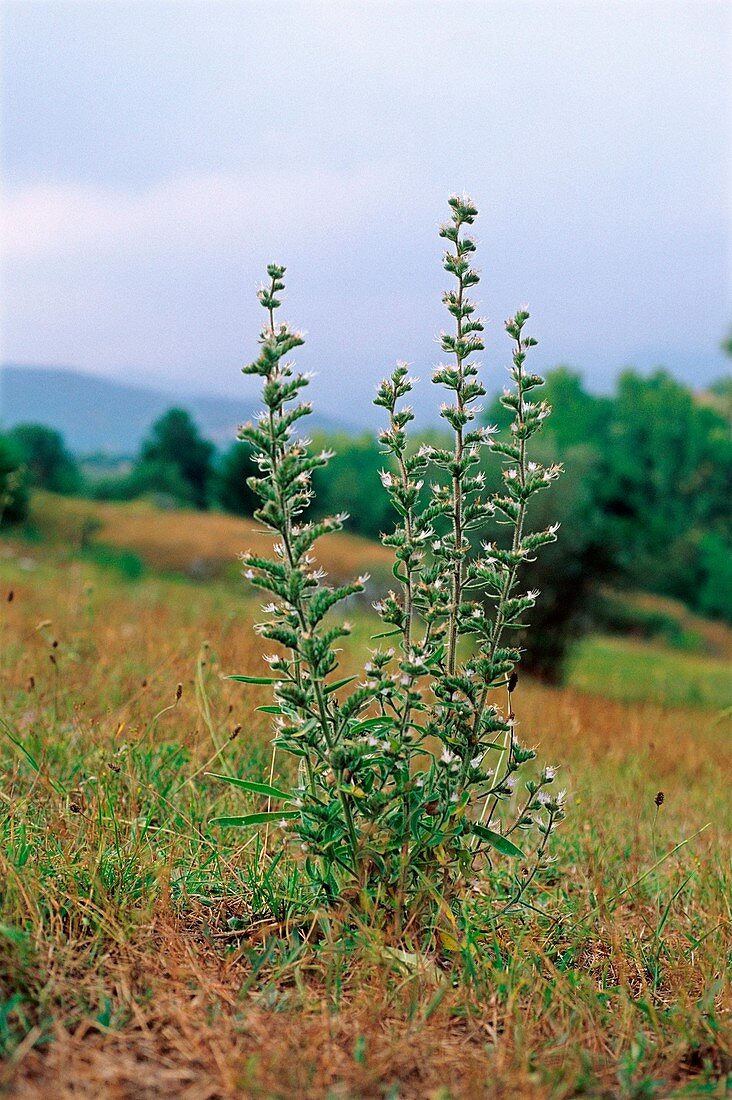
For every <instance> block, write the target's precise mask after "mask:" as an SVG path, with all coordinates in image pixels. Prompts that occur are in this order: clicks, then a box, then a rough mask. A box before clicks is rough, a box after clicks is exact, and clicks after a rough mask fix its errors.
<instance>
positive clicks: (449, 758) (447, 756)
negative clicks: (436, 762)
mask: <svg viewBox="0 0 732 1100" xmlns="http://www.w3.org/2000/svg"><path fill="white" fill-rule="evenodd" d="M455 760H457V756H456V755H455V753H454V752H450V750H449V749H443V751H442V756H441V757H440V763H441V764H445V765H446V766H449V765H450V764H452V763H454V762H455Z"/></svg>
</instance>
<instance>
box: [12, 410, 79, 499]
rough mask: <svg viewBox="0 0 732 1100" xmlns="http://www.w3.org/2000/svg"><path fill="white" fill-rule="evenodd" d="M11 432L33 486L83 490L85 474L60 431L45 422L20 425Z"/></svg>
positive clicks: (67, 492) (56, 490)
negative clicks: (82, 480)
mask: <svg viewBox="0 0 732 1100" xmlns="http://www.w3.org/2000/svg"><path fill="white" fill-rule="evenodd" d="M9 435H10V439H11V441H12V443H13V444H14V446H15V448H16V450H17V452H18V455H19V456H20V458H21V461H22V462H23V464H24V466H25V467H26V468H27V470H28V477H29V481H30V483H31V485H34V486H37V487H38V488H39V489H48V490H49V492H52V493H65V494H71V493H77V492H79V490H80V488H81V473H80V471H79V467H78V464H77V462H76V459H75V458H74V457H73V455H71V454H70V453H69V452H68V451H67V450H66V447H65V445H64V438H63V436H62V435H61V433H60V432H57V431H56V430H55V429H54V428H48V427H46V425H45V424H17V425H16V426H15V427H14V428H13V429H12V430H11V431H10V433H9Z"/></svg>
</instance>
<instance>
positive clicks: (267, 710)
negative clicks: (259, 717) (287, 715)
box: [254, 707, 282, 714]
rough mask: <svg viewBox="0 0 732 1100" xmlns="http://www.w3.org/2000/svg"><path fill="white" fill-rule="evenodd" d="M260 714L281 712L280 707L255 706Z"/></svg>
mask: <svg viewBox="0 0 732 1100" xmlns="http://www.w3.org/2000/svg"><path fill="white" fill-rule="evenodd" d="M254 709H255V710H258V711H261V713H262V714H282V707H255V708H254Z"/></svg>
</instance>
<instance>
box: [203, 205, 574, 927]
mask: <svg viewBox="0 0 732 1100" xmlns="http://www.w3.org/2000/svg"><path fill="white" fill-rule="evenodd" d="M450 208H451V220H450V222H449V223H448V224H447V225H445V226H443V228H442V230H441V236H442V237H443V238H444V239H445V240H446V241H447V243H448V250H447V252H446V254H445V260H444V267H445V270H446V271H447V272H449V273H450V274H451V275H452V276H453V277H454V280H455V285H454V288H453V289H451V290H448V291H447V292H446V293H445V295H444V299H443V300H444V302H445V305H446V306H447V309H448V312H449V313H450V316H451V318H452V322H453V324H454V331H453V332H452V333H447V332H445V333H443V334H442V336H441V346H442V349H443V352H444V353H445V354H446V355H447V356H448V357H449V362H446V363H444V364H442V365H440V366H439V367H438V368H437V369H436V371H435V372H434V375H433V382H435V383H436V384H438V385H441V386H443V387H445V388H446V389H447V390H448V392H449V394H450V395H451V396H450V399H449V400H448V401H446V402H445V403H444V404H443V405H442V406H441V415H442V417H443V419H444V420H445V422H446V423H447V425H448V426H449V428H450V431H451V439H452V445H451V446H450V447H449V448H448V447H445V448H440V447H432V446H429V445H424V446H422V447H420V448H419V449H418V450H417V451H416V453H414V452H410V451H409V449H408V433H407V427H408V425H409V423H410V421H411V420H412V419H413V414H412V411H411V409H410V408H409V406H406V405H404V404H403V399H404V398H405V397H407V395H408V394H409V392H410V391H411V389H412V385H413V382H414V379H411V378H409V377H408V372H407V368H406V366H404V365H403V364H400V365H398V366H397V367H396V369H395V370H394V372H393V374H392V375H391V378H389V379H387V380H386V381H384V382H383V383H382V385H381V387H380V388H379V391H378V394H377V397H376V404H377V405H379V406H381V407H382V408H383V409H385V410H386V412H387V415H388V427H387V428H386V429H385V430H384V431H383V432H382V433H381V435H380V437H379V438H380V443H381V445H382V448H383V452H384V454H385V455H388V456H389V459H390V468H389V469H386V470H384V471H383V472H382V482H383V485H384V487H385V488H386V490H387V493H388V495H389V497H390V499H391V502H392V504H393V506H394V509H395V510H396V513H397V517H398V519H397V524H396V526H395V527H394V529H393V531H392V532H391V533H389V534H387V535H385V536H384V539H383V541H384V543H385V544H386V545H387V546H389V547H391V548H392V550H393V553H394V569H393V572H394V576H395V579H396V581H397V582H398V591H392V592H389V593H388V594H386V595H385V596H384V597H383V599H381V600H380V601H379V602H378V603H377V605H376V610H377V611H378V613H379V615H380V617H381V619H382V621H383V623H384V631H383V632H381V633H379V634H377V635H376V639H384V638H388V639H393V640H394V644H393V645H392V646H387V647H382V646H381V645H379V646H378V647H377V648H375V649H374V650H373V651H371V653H370V657H369V659H368V661H367V662H366V663H365V664H364V666H363V672H362V675H361V676H359V677H356V676H347V677H342V676H339V674H338V664H339V658H338V648H337V647H338V643H339V641H340V639H341V638H343V637H344V636H345V635H347V634H348V633H349V631H350V626H349V624H348V623H346V622H342V621H338V620H335V621H334V620H333V618H332V616H331V612H332V611H333V609H334V608H335V607H336V606H337V605H338V604H339V603H340V602H341V601H343V600H345V599H347V598H348V597H349V596H351V595H353V594H354V593H356V592H359V591H361V590H362V589H363V586H364V584H365V583H366V579H367V578H366V577H359V578H358V579H357V580H355V581H354V582H353V583H351V584H346V585H343V586H341V587H338V588H333V587H331V586H329V585H327V584H325V583H324V574H323V572H322V570H320V569H318V568H317V567H316V565H315V560H314V557H313V553H312V550H313V545H314V543H315V542H316V540H317V539H319V538H321V537H322V536H324V535H326V534H328V533H330V532H333V531H337V530H339V529H340V528H341V526H342V524H343V523H344V521H345V518H346V517H345V516H344V515H336V516H333V517H325V518H321V519H308V518H306V517H305V512H306V510H307V509H308V506H309V505H310V503H311V500H312V495H313V494H312V488H311V482H312V478H313V474H314V472H315V471H320V472H321V473H322V471H323V470H324V469H325V467H326V466H327V464H328V462H329V460H330V458H331V455H330V454H329V453H328V452H326V451H321V452H320V453H317V454H313V453H311V452H310V451H309V450H308V446H307V444H306V442H305V441H304V440H303V439H301V438H298V437H297V436H296V435H295V434H294V432H293V429H294V426H295V425H296V424H297V422H298V421H299V420H300V419H301V418H303V417H304V416H306V415H307V414H308V413H309V412H310V411H311V407H310V405H309V404H308V403H305V402H299V400H298V398H299V394H300V392H301V391H302V390H303V389H304V388H305V387H306V386H307V384H308V378H307V376H305V375H303V374H296V373H294V371H293V368H292V365H291V363H290V362H289V361H288V359H287V357H288V356H289V354H290V352H292V351H293V350H294V349H295V348H297V347H298V346H300V345H301V344H302V343H303V337H302V336H301V335H300V334H299V333H298V332H296V331H294V330H292V329H291V328H290V327H289V326H288V325H287V324H286V323H281V322H276V321H275V313H276V310H277V309H278V307H279V305H280V300H279V295H280V293H281V291H282V290H283V289H284V283H283V276H284V271H285V269H284V268H282V267H279V266H277V265H271V266H270V267H269V268H268V275H269V278H270V283H269V286H267V287H265V288H263V289H262V290H261V292H260V300H261V303H262V305H263V306H264V308H265V309H266V310H267V313H268V323H267V324H266V325H265V327H264V329H263V330H262V333H261V337H260V353H259V357H258V359H257V360H256V361H255V362H254V363H252V364H251V365H250V366H248V367H246V368H244V370H245V373H247V374H254V375H258V376H259V377H260V378H261V379H262V396H263V402H264V406H265V407H264V411H263V412H262V413H261V414H260V416H259V418H258V419H257V421H256V422H255V423H249V424H246V425H245V426H244V427H243V429H242V432H241V434H242V438H243V439H245V440H246V441H247V442H248V443H249V444H250V446H251V447H252V449H253V451H254V454H255V458H256V462H257V465H258V467H259V472H258V476H256V477H252V478H251V479H250V486H251V488H252V489H253V490H254V491H255V492H256V493H257V494H258V496H259V497H260V499H261V505H260V507H259V508H258V510H257V512H256V518H257V519H258V520H259V521H260V522H261V523H262V524H263V525H264V526H265V527H266V528H268V529H269V530H271V531H273V532H274V533H275V534H276V537H277V542H276V544H275V546H274V557H273V558H272V559H269V558H266V557H262V556H259V555H257V554H254V553H251V552H247V553H246V554H244V555H243V560H244V561H245V563H246V575H247V577H248V578H249V580H250V581H251V582H252V583H253V584H254V585H255V586H256V587H258V588H260V589H262V590H264V591H265V592H266V593H267V595H268V597H269V602H268V603H267V605H266V606H265V607H264V609H263V610H264V612H265V614H266V618H265V620H264V621H263V622H262V623H260V624H259V625H258V626H257V627H256V630H257V631H258V632H259V633H260V634H261V636H262V637H263V638H265V639H267V640H268V641H269V642H271V643H274V645H275V646H276V647H277V649H276V651H275V652H273V653H271V654H270V655H269V656H267V657H266V658H265V660H266V661H267V662H268V663H269V665H270V668H271V673H272V675H271V677H266V678H262V677H252V676H249V675H241V676H235V677H233V678H234V679H238V680H240V681H243V682H246V683H263V682H264V683H269V684H271V686H272V690H273V696H274V698H273V704H272V706H270V707H267V708H266V709H267V710H268V711H269V712H270V713H272V714H273V715H274V716H275V717H274V723H275V739H274V745H275V747H276V748H278V749H281V750H283V751H284V752H285V753H287V754H289V755H290V756H292V757H294V758H295V760H296V761H297V765H298V770H297V781H296V785H295V787H294V789H283V788H280V787H276V786H272V785H271V784H270V783H263V782H259V781H257V782H254V781H251V782H250V781H248V780H241V779H239V780H235V779H229V782H232V783H235V784H237V785H238V786H240V787H242V788H243V789H244V790H246V791H249V792H250V793H252V794H254V795H259V796H264V797H266V798H267V799H268V800H270V801H271V800H275V801H280V802H281V804H282V809H278V810H271V809H267V810H264V811H261V812H256V813H251V814H245V815H243V816H240V817H226V818H218V819H217V822H218V824H219V825H221V826H257V825H260V824H263V823H274V824H279V826H280V827H281V829H282V832H283V835H284V837H285V838H289V839H290V840H291V841H292V843H293V850H294V851H297V852H299V853H300V855H301V858H302V861H303V866H304V868H305V871H306V874H307V879H308V881H309V883H310V884H311V887H312V890H313V893H314V895H315V900H318V901H320V902H329V901H330V902H334V901H336V900H338V899H343V898H352V899H353V900H354V903H355V904H357V905H358V907H359V908H360V910H361V911H362V913H364V914H365V915H366V916H367V917H368V918H369V920H372V919H373V920H384V921H388V922H389V924H390V925H391V927H392V928H393V929H394V931H395V933H396V934H397V936H403V935H404V934H405V933H406V932H410V933H416V932H421V933H422V934H423V935H425V934H431V933H432V932H434V931H435V930H438V931H439V930H440V929H442V931H443V932H444V931H446V929H449V925H450V922H453V921H454V920H455V915H454V914H455V912H457V911H459V909H460V902H461V901H462V900H463V899H464V898H465V897H466V893H467V891H468V890H469V888H470V883H471V881H472V880H473V879H474V876H475V875H476V873H482V874H484V875H485V876H488V878H489V879H490V881H491V886H492V898H493V900H494V902H495V904H496V906H497V908H498V909H499V910H501V911H503V912H511V911H514V910H515V908H516V907H517V906H519V905H520V904H522V899H523V897H524V894H525V891H526V889H527V887H528V885H529V884H530V883H531V882H533V881H534V880H535V878H536V876H537V875H538V874H539V872H540V870H541V869H542V868H543V867H544V866H545V863H546V858H547V857H546V848H547V842H548V840H549V837H550V835H551V833H552V831H553V830H554V828H555V827H556V825H557V824H558V823H559V821H561V819H562V817H563V815H564V810H563V794H562V793H559V794H554V793H552V790H551V785H552V783H553V782H554V778H555V771H554V769H553V768H551V767H546V768H544V769H543V770H539V771H536V770H535V769H533V768H532V769H530V771H529V777H528V778H526V779H525V782H524V784H523V788H522V789H521V790H520V791H519V788H518V784H517V776H518V773H519V772H521V773H524V771H525V769H527V766H528V765H530V764H531V762H532V761H533V760H534V759H535V756H536V754H535V752H534V751H533V749H530V748H527V747H526V746H525V745H523V744H522V743H521V742H520V741H519V738H518V736H517V721H518V719H517V716H516V707H515V698H516V695H515V689H516V683H517V673H516V666H517V664H518V662H519V659H520V652H519V650H518V648H517V647H516V646H515V645H514V644H512V642H511V640H510V638H509V636H508V632H509V631H512V630H513V631H515V630H516V629H519V628H520V627H521V625H522V622H523V618H524V615H525V614H526V613H527V612H528V611H529V610H530V609H531V608H532V607H533V606H534V603H535V600H536V596H537V595H538V593H536V592H534V591H527V590H525V589H524V588H523V586H522V585H520V584H519V576H520V573H521V570H522V567H523V566H524V565H525V563H526V562H527V560H530V559H532V558H533V557H534V556H535V553H536V551H537V550H538V549H539V548H540V547H542V546H545V545H547V544H549V543H552V542H553V541H554V540H555V538H556V528H557V525H556V524H548V525H547V526H545V527H543V528H540V529H536V530H533V531H532V530H530V529H529V527H528V526H527V506H528V504H529V501H530V500H532V499H533V498H534V497H535V496H536V495H537V494H539V493H540V492H541V490H543V489H545V488H547V487H548V486H549V485H550V484H551V483H552V482H553V481H554V480H555V479H556V477H557V476H558V475H559V472H560V471H559V467H558V466H556V465H555V464H551V465H545V464H543V463H541V462H539V461H536V460H534V459H533V458H531V457H530V446H531V440H532V439H533V437H534V436H535V435H536V433H537V432H538V431H539V430H540V428H541V426H542V423H543V421H544V420H545V419H546V417H547V416H548V414H549V411H550V410H549V407H548V406H547V405H546V403H545V402H543V401H536V400H534V391H536V390H537V389H538V388H539V387H540V386H541V385H542V384H543V380H542V378H541V377H539V375H537V374H533V373H530V372H529V371H528V370H527V368H526V358H527V353H528V351H529V350H530V349H531V348H532V347H533V346H534V345H535V344H536V340H534V339H533V338H532V337H529V336H526V335H525V333H524V327H525V324H526V321H527V320H528V316H529V315H528V313H527V312H526V311H523V310H521V311H519V312H518V313H517V314H516V315H515V317H513V318H511V319H510V320H509V321H507V322H506V331H507V333H508V335H509V336H510V338H511V340H512V342H513V356H512V366H511V368H510V374H511V379H512V383H513V386H512V388H511V389H510V390H506V391H504V395H503V403H504V406H505V408H506V409H508V410H510V413H511V427H510V432H509V433H508V437H507V438H505V439H498V438H497V437H496V434H495V432H494V431H492V430H490V429H489V428H486V427H484V426H479V425H477V424H476V422H475V417H476V413H477V412H478V411H479V407H478V405H477V402H478V401H479V399H480V398H481V397H482V396H483V395H484V393H485V390H484V388H483V386H482V385H481V383H480V381H479V380H478V368H477V365H476V363H475V359H474V356H475V355H476V354H477V353H478V352H480V351H481V350H482V348H483V342H482V331H483V324H482V321H481V320H480V318H479V317H478V316H477V315H476V312H475V310H476V306H475V303H474V302H473V301H471V299H470V298H469V297H468V291H469V288H470V287H472V286H475V285H476V284H477V283H478V281H479V277H478V274H477V272H476V271H475V270H474V269H473V268H472V267H471V264H470V258H471V254H472V252H473V251H474V249H475V245H474V243H473V241H472V240H471V239H470V237H469V236H467V235H466V227H468V226H470V225H471V224H472V223H473V221H474V219H475V216H476V213H477V211H476V209H475V207H474V206H473V205H472V203H471V201H470V200H469V199H467V198H459V197H457V196H453V197H452V198H451V199H450ZM484 448H490V449H491V450H492V451H493V453H494V454H496V455H498V456H500V460H501V462H502V478H501V480H502V486H501V488H500V489H499V490H498V491H497V492H495V493H493V494H492V495H490V496H487V495H486V493H485V479H484V476H483V474H482V473H481V471H480V470H479V468H478V467H479V462H480V454H481V450H482V449H484ZM428 478H429V479H430V480H431V481H432V489H431V492H430V494H429V495H428V497H427V500H426V501H425V500H424V497H423V494H422V489H423V486H424V482H425V480H426V479H428ZM494 522H495V524H496V525H497V527H496V531H495V533H494V534H493V535H492V537H491V539H490V540H488V541H484V542H483V543H482V545H481V546H480V548H479V549H478V550H477V551H476V550H474V549H473V547H472V545H471V541H470V535H471V534H474V533H480V534H481V535H482V534H483V533H484V532H485V528H486V525H487V524H488V523H494ZM486 597H487V599H488V600H489V602H490V605H491V606H492V608H493V612H492V614H490V615H489V614H487V613H486V606H485V598H486ZM499 691H500V692H502V699H503V701H502V702H499V701H497V700H496V695H495V694H492V693H495V692H499ZM221 778H225V777H221ZM532 836H535V837H536V840H535V842H534V843H533V852H532V855H531V856H528V855H525V850H524V849H526V848H528V847H529V844H530V843H531V837H532ZM517 842H520V843H521V845H522V847H519V843H517ZM517 859H519V860H521V864H520V865H519V866H520V867H521V870H519V871H517V870H516V867H517V864H516V860H517ZM521 871H523V874H522V873H521Z"/></svg>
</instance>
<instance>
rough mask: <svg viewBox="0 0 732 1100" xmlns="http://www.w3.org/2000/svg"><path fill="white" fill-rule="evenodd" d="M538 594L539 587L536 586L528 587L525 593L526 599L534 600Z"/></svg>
mask: <svg viewBox="0 0 732 1100" xmlns="http://www.w3.org/2000/svg"><path fill="white" fill-rule="evenodd" d="M538 595H539V589H538V588H530V589H529V591H528V592H527V593H526V599H527V600H535V599H536V597H537V596H538Z"/></svg>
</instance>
